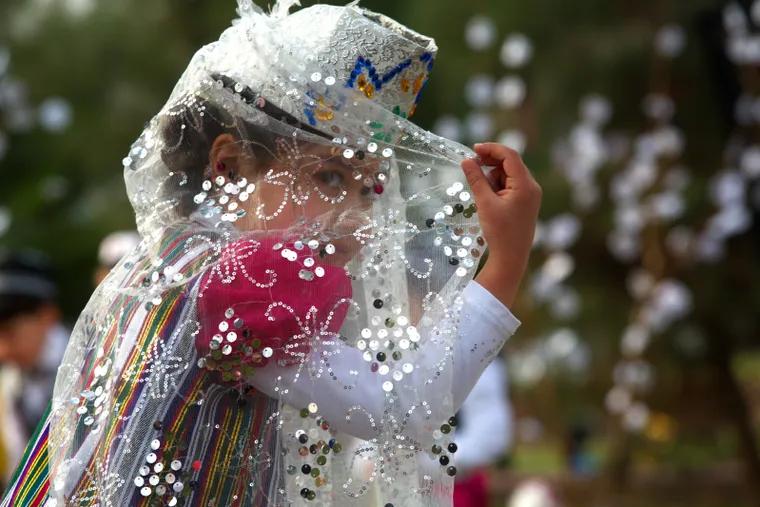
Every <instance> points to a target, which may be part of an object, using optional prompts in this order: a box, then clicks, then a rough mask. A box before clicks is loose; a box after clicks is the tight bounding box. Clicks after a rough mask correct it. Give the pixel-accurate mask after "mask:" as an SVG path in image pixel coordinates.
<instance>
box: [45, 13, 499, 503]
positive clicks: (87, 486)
mask: <svg viewBox="0 0 760 507" xmlns="http://www.w3.org/2000/svg"><path fill="white" fill-rule="evenodd" d="M238 3H239V7H238V14H239V18H238V19H236V20H235V22H234V23H233V25H232V26H231V27H230V28H228V29H227V30H226V31H225V32H224V33H223V34H222V35H221V37H220V39H219V40H218V41H216V42H214V43H211V44H209V45H207V46H205V47H203V48H201V49H200V50H199V51H198V52H197V53H196V54H195V56H194V57H193V58H192V60H191V62H190V64H189V66H188V68H187V70H186V71H185V72H184V74H183V75H182V77H181V78H180V80H179V82H178V83H177V85H176V86H175V88H174V90H173V91H172V93H171V95H170V98H169V100H168V101H167V103H166V105H165V106H164V107H163V108H162V110H161V111H160V112H159V113H158V114H157V115H156V116H155V117H154V118H153V119H152V120H151V121H150V122H149V123H148V124H147V125H146V128H145V130H144V132H143V133H142V134H141V135H140V137H139V138H138V140H137V141H136V142H135V143H134V144H133V146H132V148H131V150H130V152H129V153H128V155H127V157H126V158H125V159H124V171H125V181H126V185H127V191H128V194H129V197H130V200H131V202H132V204H133V207H134V209H135V215H136V221H137V226H138V230H139V231H140V234H141V236H142V242H141V243H140V245H139V246H138V247H137V248H136V249H135V250H134V251H133V252H131V253H130V254H129V255H127V256H126V257H125V258H124V259H123V260H122V261H121V263H120V264H119V265H117V266H116V267H115V268H114V270H113V271H112V272H111V274H110V275H109V276H108V278H107V279H106V280H105V281H104V282H103V283H102V284H101V286H99V287H98V289H97V290H96V291H95V293H94V294H93V296H92V298H91V300H90V301H89V303H88V305H87V307H86V308H85V310H84V311H83V313H82V315H81V316H80V318H79V320H78V322H77V325H76V326H75V330H74V333H73V336H72V339H71V342H70V345H69V347H68V349H67V352H66V356H65V358H64V361H63V364H62V365H61V368H60V370H59V375H58V378H57V381H56V387H55V395H54V402H53V410H52V413H51V432H50V442H49V452H50V472H51V473H50V476H51V498H53V499H54V503H57V504H58V505H77V506H83V505H102V506H107V505H113V506H121V505H133V504H134V505H204V506H205V505H386V504H393V505H396V506H401V505H403V506H406V505H431V506H432V505H445V504H447V503H448V502H449V501H450V496H451V488H452V485H453V475H454V473H455V469H454V464H455V463H454V460H453V457H450V456H446V454H447V453H446V451H445V449H446V447H447V445H448V443H449V442H451V440H452V439H451V433H453V432H452V425H453V424H455V421H454V420H452V419H451V417H452V416H453V413H454V411H455V410H456V408H457V407H456V406H455V401H454V399H453V398H454V397H453V394H452V389H453V387H452V386H453V385H454V382H455V380H456V378H455V368H454V367H453V365H454V362H455V360H456V358H454V357H453V352H452V351H453V343H454V340H455V339H456V336H457V327H458V322H459V318H460V310H461V307H462V297H461V295H462V291H463V289H464V287H465V285H466V284H467V283H468V282H469V281H470V280H471V279H472V276H473V275H474V272H475V269H476V266H477V261H478V257H479V255H480V253H481V252H482V250H483V249H484V248H485V245H484V243H483V240H482V238H481V236H480V230H479V227H478V223H477V218H476V215H475V211H476V210H475V206H474V203H473V202H472V199H471V197H470V195H469V192H468V189H467V188H466V185H465V184H464V182H463V177H462V175H461V170H460V168H459V162H460V161H461V160H462V159H463V158H465V157H468V156H471V155H472V153H471V152H470V151H468V150H467V149H466V148H464V147H462V146H459V145H457V144H455V143H452V142H450V141H447V140H445V139H442V138H439V137H437V136H435V135H433V134H431V133H429V132H426V131H424V130H422V129H420V128H418V127H416V126H415V125H414V124H412V123H411V122H410V121H409V120H408V119H407V118H408V116H409V115H410V114H411V113H413V111H414V108H415V107H416V105H417V101H418V100H419V97H420V92H421V90H422V88H423V87H424V84H425V82H426V80H427V78H428V73H429V72H430V70H431V68H432V64H433V60H434V57H435V52H436V47H435V44H434V42H433V41H432V40H431V39H429V38H427V37H424V36H422V35H419V34H417V33H415V32H413V31H411V30H409V29H407V28H405V27H403V26H401V25H399V24H397V23H396V22H394V21H392V20H390V19H388V18H386V17H384V16H381V15H378V14H375V13H372V12H369V11H366V10H364V9H362V8H360V7H358V6H357V5H355V4H351V5H348V6H345V7H335V6H326V5H318V6H314V7H310V8H308V9H303V10H299V11H296V12H294V13H289V10H290V9H289V8H290V7H291V4H292V3H294V2H279V3H278V4H277V5H276V6H275V7H274V8H273V11H272V13H270V14H265V13H264V12H263V11H261V10H260V9H259V8H258V7H256V6H255V5H253V4H252V3H250V1H249V0H239V2H238ZM219 139H228V140H230V142H229V143H228V144H227V145H226V146H227V148H225V149H229V150H231V152H233V153H235V157H234V159H233V160H235V161H237V162H235V163H229V162H226V163H225V162H221V161H218V160H216V161H215V160H214V159H213V157H212V156H210V153H212V152H213V150H214V149H215V148H214V147H215V146H217V144H215V143H216V142H217V141H218V140H219Z"/></svg>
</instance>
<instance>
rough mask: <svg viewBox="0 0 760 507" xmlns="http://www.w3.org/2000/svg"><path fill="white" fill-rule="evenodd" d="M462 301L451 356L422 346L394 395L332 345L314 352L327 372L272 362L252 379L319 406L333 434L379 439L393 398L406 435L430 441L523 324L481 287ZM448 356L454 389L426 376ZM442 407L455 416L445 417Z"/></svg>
mask: <svg viewBox="0 0 760 507" xmlns="http://www.w3.org/2000/svg"><path fill="white" fill-rule="evenodd" d="M463 298H464V301H463V306H462V311H461V315H460V322H459V332H458V336H457V338H455V339H454V340H453V345H454V346H453V350H447V347H443V346H440V347H438V346H432V347H431V346H430V345H428V346H424V345H423V350H424V353H420V354H419V356H418V357H417V358H416V362H415V366H416V368H415V370H414V371H413V372H412V373H409V374H407V375H405V377H404V379H403V380H402V381H400V382H395V383H394V384H395V386H394V389H393V393H387V392H386V391H385V390H384V389H383V383H384V382H386V381H389V380H391V379H390V378H389V377H390V375H385V376H383V375H380V374H379V373H377V372H372V371H370V368H369V363H367V362H366V361H365V360H364V359H363V358H362V352H361V351H359V350H358V349H355V348H353V347H348V346H346V345H345V344H337V343H334V342H321V343H318V344H317V345H316V346H315V348H314V349H313V350H312V351H311V354H316V356H312V357H314V359H313V361H315V362H316V366H317V367H318V368H320V369H321V370H322V371H321V373H317V374H314V373H313V372H307V371H305V370H304V369H302V368H300V367H296V366H293V367H281V366H277V365H276V364H269V365H267V366H266V367H263V368H257V369H256V371H255V372H254V373H253V374H252V375H251V376H250V377H248V379H247V380H248V382H249V383H250V384H251V385H253V386H254V387H256V388H257V389H258V390H260V391H262V392H264V393H265V394H267V395H269V396H271V397H274V398H280V399H282V400H284V401H285V402H286V403H288V404H289V405H291V406H293V407H295V408H299V409H300V408H304V407H306V406H307V405H308V404H310V403H316V404H317V406H318V413H319V414H320V415H321V416H322V417H325V418H326V419H327V420H328V421H329V422H330V424H331V425H332V426H333V427H334V428H336V429H338V430H340V431H343V432H345V433H348V434H350V435H353V436H356V437H359V438H362V439H364V440H370V439H372V438H374V437H377V436H378V435H379V434H380V428H381V425H382V424H383V423H384V422H385V423H386V424H387V421H383V417H384V410H385V409H386V406H387V405H386V399H387V398H388V397H391V396H395V397H396V399H394V401H393V403H394V404H395V406H396V407H399V408H397V409H396V410H395V411H394V413H395V414H398V413H406V414H407V421H406V423H405V426H404V431H403V433H404V434H405V435H407V436H409V437H411V438H413V439H415V440H420V441H424V440H426V439H428V438H429V436H430V434H431V431H432V429H435V428H437V427H438V426H439V425H440V424H441V422H442V421H445V420H446V418H447V417H449V416H451V415H453V412H456V411H457V410H458V409H459V407H460V406H461V405H462V403H463V402H464V399H465V398H466V397H467V395H468V394H469V392H470V391H471V390H472V388H473V386H474V385H475V383H476V382H477V380H478V378H479V377H480V375H481V373H482V372H483V370H484V369H485V368H486V366H488V364H489V363H490V362H491V360H492V359H493V358H494V357H495V356H496V354H498V352H499V350H501V347H502V345H504V343H505V342H506V340H507V339H508V338H509V337H510V336H511V335H512V334H513V333H514V332H515V330H516V329H517V327H518V326H519V325H520V322H519V321H518V320H517V319H516V318H515V317H514V316H513V315H512V313H511V312H510V311H509V310H508V309H507V307H506V306H504V305H503V304H502V303H501V302H500V301H499V300H498V299H496V298H495V297H494V296H493V295H492V294H491V293H490V292H489V291H487V290H486V289H484V288H483V287H482V286H481V285H480V284H478V283H477V282H475V281H472V282H470V283H469V284H468V285H467V287H466V288H465V290H464V294H463ZM425 339H426V338H425V337H423V338H422V340H425ZM449 355H451V356H452V357H451V360H452V361H453V368H452V372H453V375H454V377H453V378H452V379H451V385H450V387H449V384H447V383H446V382H445V381H436V380H435V379H434V380H432V381H431V380H430V379H429V375H428V374H427V373H428V372H431V371H435V368H436V365H437V364H438V363H439V362H441V361H445V360H446V359H447V358H448V356H449ZM448 367H449V366H448V365H447V368H448ZM449 390H451V392H452V394H453V399H452V400H451V405H453V407H452V406H450V405H448V403H444V402H445V401H447V400H444V396H445V393H447V392H449ZM423 402H424V403H425V405H423ZM444 407H446V410H450V411H451V413H447V414H444V413H443V410H444ZM409 410H411V414H409V413H408V411H409ZM428 410H430V412H431V414H430V415H428V414H427V411H428Z"/></svg>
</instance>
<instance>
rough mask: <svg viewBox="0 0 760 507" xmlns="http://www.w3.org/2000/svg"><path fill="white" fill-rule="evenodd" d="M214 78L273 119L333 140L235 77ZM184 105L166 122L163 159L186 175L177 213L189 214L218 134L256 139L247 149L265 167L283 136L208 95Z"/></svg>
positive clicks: (162, 131) (163, 138) (169, 166)
mask: <svg viewBox="0 0 760 507" xmlns="http://www.w3.org/2000/svg"><path fill="white" fill-rule="evenodd" d="M212 78H213V79H214V80H215V81H217V82H221V83H222V86H223V87H224V88H226V89H228V90H230V91H232V92H233V93H235V94H236V95H238V96H239V97H240V99H242V100H243V102H245V103H247V104H248V105H249V106H250V107H255V108H256V109H257V110H258V111H260V112H263V113H264V114H266V115H267V116H269V117H270V119H272V120H274V121H277V122H281V123H283V124H287V125H289V126H290V127H294V128H298V129H300V130H303V131H306V132H308V133H310V134H315V135H317V136H319V137H323V138H325V139H332V137H331V136H329V135H327V134H325V133H324V132H321V131H319V130H317V129H315V128H313V127H311V126H309V125H306V124H304V123H302V122H300V121H299V120H297V119H296V118H294V117H293V116H292V115H290V114H289V113H287V112H285V111H283V110H282V109H280V108H278V107H277V106H275V105H274V104H272V103H270V102H268V101H266V100H263V99H262V98H261V97H260V96H259V95H258V94H257V93H256V92H254V91H253V90H251V89H250V88H249V87H247V86H241V85H240V84H238V83H237V82H236V81H235V80H233V79H232V78H229V77H227V76H224V75H221V74H214V75H213V76H212ZM181 104H182V107H181V109H179V110H175V111H172V113H171V114H168V115H165V116H164V120H163V123H162V124H161V127H160V135H161V139H162V140H163V142H164V149H163V150H162V151H161V159H162V160H163V162H164V163H165V164H166V167H167V168H168V169H169V171H171V172H172V173H175V174H182V175H184V176H183V177H184V178H185V183H184V185H183V186H184V187H185V188H186V191H185V192H183V193H182V197H181V199H180V202H179V206H178V212H179V214H180V215H181V216H183V217H186V216H188V215H189V214H190V213H191V212H192V211H193V210H194V209H195V207H196V205H195V203H194V202H193V196H195V195H196V194H197V193H199V192H200V191H201V185H202V184H203V180H204V179H205V178H206V177H207V174H206V172H207V171H206V169H207V167H208V159H209V152H210V151H211V147H212V146H213V144H214V140H215V139H216V138H217V137H219V136H220V135H222V134H231V135H232V136H234V137H236V138H237V139H239V140H241V141H243V140H246V141H248V140H250V141H255V142H246V143H245V149H246V150H248V152H249V153H248V154H249V155H250V156H252V157H253V158H254V160H256V161H257V163H258V165H259V166H264V165H266V164H268V163H270V162H271V161H272V159H273V149H274V145H275V140H276V139H277V138H278V137H281V136H280V135H278V134H277V133H275V132H274V131H273V130H272V129H271V128H266V127H265V126H261V125H256V124H253V123H251V122H249V121H246V120H244V119H242V118H240V117H235V116H233V115H231V114H230V113H229V112H228V111H226V110H225V109H224V108H223V107H221V106H219V105H218V104H216V103H214V102H212V101H211V100H209V99H204V98H198V97H197V96H193V97H192V99H188V100H185V101H181Z"/></svg>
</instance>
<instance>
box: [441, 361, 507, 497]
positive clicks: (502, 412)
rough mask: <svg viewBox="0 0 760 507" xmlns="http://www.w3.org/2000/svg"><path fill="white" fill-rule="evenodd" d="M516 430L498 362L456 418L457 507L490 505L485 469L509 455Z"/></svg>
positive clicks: (503, 370) (504, 372)
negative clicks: (514, 430) (514, 429)
mask: <svg viewBox="0 0 760 507" xmlns="http://www.w3.org/2000/svg"><path fill="white" fill-rule="evenodd" d="M513 428H514V423H513V416H512V406H511V405H510V402H509V388H508V378H507V368H506V365H505V364H504V361H503V360H502V359H501V358H496V359H495V360H494V361H493V362H492V363H491V364H490V365H488V367H487V368H486V369H485V371H484V372H483V375H481V377H480V379H479V380H478V382H477V384H475V387H474V388H473V390H472V392H470V394H469V396H467V399H466V400H465V402H464V404H463V405H462V408H461V409H460V410H459V413H458V414H457V431H456V436H455V442H456V443H455V445H456V446H457V449H456V454H455V457H456V459H455V463H456V466H457V470H458V472H457V480H456V483H455V484H454V507H477V506H484V505H488V490H489V485H488V476H487V474H486V467H488V466H490V465H494V464H496V462H497V461H499V460H500V459H501V458H502V457H503V456H504V455H505V454H506V453H508V452H509V449H510V447H511V445H512V435H513ZM449 451H450V449H449Z"/></svg>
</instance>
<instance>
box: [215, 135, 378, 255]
mask: <svg viewBox="0 0 760 507" xmlns="http://www.w3.org/2000/svg"><path fill="white" fill-rule="evenodd" d="M220 137H221V136H220ZM215 144H216V143H215ZM237 144H239V142H237ZM277 144H278V146H276V149H275V151H274V153H273V157H272V159H271V160H270V161H268V162H267V163H264V164H262V163H261V162H260V161H257V160H255V159H254V158H252V157H250V156H246V155H245V153H246V151H247V150H244V149H243V150H241V152H240V154H239V156H238V157H237V161H236V168H235V166H232V167H233V171H235V170H236V171H237V172H238V173H239V176H243V177H245V178H246V179H248V181H249V182H252V183H254V184H255V189H254V190H253V192H251V194H250V197H249V199H247V200H246V201H244V202H241V203H240V205H241V206H242V207H243V208H244V209H245V211H246V214H245V215H244V216H243V217H242V218H240V219H239V220H238V221H237V222H235V224H236V227H237V228H238V229H241V230H245V231H271V232H272V233H274V234H278V233H279V234H283V235H288V236H290V234H291V233H293V234H294V235H296V236H297V237H299V236H298V235H300V238H307V239H311V238H312V237H316V238H317V239H319V240H320V245H321V246H322V247H324V246H326V245H327V244H332V245H333V246H334V247H335V252H334V254H332V255H329V256H327V257H326V258H325V261H327V262H330V263H332V264H336V265H341V266H343V265H345V264H347V263H348V262H349V261H350V260H351V259H353V258H354V257H355V256H356V255H357V254H358V252H359V250H360V248H361V245H360V243H359V242H358V240H357V238H356V237H355V236H354V233H356V232H357V231H358V232H360V233H362V234H368V233H370V232H371V230H370V229H369V224H370V223H371V219H372V203H373V201H374V200H375V198H376V197H377V195H378V193H379V192H382V184H378V183H377V180H376V177H377V176H378V170H379V161H378V160H377V159H375V158H372V157H366V158H363V159H359V158H358V157H353V158H351V159H347V158H345V157H344V156H343V150H342V149H340V148H336V147H333V146H329V145H319V144H308V145H307V144H306V143H304V142H303V141H301V142H300V143H299V144H294V141H288V140H285V139H279V140H278V142H277ZM223 162H224V161H223ZM224 164H225V165H224V167H225V169H227V168H228V163H227V162H224ZM212 167H217V166H216V165H212ZM385 177H386V178H387V174H386V175H385ZM381 178H382V176H381Z"/></svg>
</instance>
